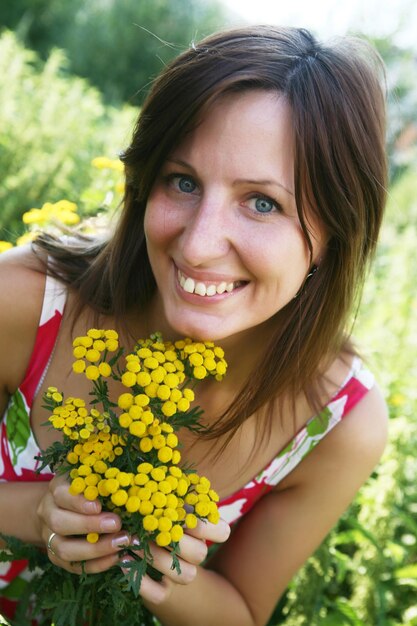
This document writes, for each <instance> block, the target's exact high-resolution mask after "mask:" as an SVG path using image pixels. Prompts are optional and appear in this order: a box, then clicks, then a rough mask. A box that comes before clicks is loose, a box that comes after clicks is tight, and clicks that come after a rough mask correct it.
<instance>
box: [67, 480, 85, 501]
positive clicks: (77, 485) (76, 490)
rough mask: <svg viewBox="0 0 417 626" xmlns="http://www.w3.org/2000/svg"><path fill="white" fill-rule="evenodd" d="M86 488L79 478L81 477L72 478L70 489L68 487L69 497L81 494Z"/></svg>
mask: <svg viewBox="0 0 417 626" xmlns="http://www.w3.org/2000/svg"><path fill="white" fill-rule="evenodd" d="M85 487H86V484H85V481H84V478H81V476H79V477H77V478H74V480H73V481H72V483H71V485H70V487H69V492H70V494H71V495H73V496H76V495H78V494H80V493H83V491H84V489H85Z"/></svg>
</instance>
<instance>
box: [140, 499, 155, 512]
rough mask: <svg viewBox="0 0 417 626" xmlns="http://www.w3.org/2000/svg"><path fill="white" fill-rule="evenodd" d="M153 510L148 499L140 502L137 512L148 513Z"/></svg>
mask: <svg viewBox="0 0 417 626" xmlns="http://www.w3.org/2000/svg"><path fill="white" fill-rule="evenodd" d="M153 510H154V506H153V504H152V502H151V501H150V500H145V501H143V502H141V503H140V507H139V513H140V514H141V515H150V514H151V513H152V511H153Z"/></svg>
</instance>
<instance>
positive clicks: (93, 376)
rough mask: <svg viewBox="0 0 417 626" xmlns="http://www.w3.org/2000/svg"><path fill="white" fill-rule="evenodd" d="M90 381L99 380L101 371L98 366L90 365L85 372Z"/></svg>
mask: <svg viewBox="0 0 417 626" xmlns="http://www.w3.org/2000/svg"><path fill="white" fill-rule="evenodd" d="M85 375H86V377H87V378H88V380H97V379H98V378H99V377H100V370H99V369H98V367H97V366H96V365H89V366H88V367H87V369H86V370H85Z"/></svg>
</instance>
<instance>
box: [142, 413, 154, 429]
mask: <svg viewBox="0 0 417 626" xmlns="http://www.w3.org/2000/svg"><path fill="white" fill-rule="evenodd" d="M140 419H141V421H142V422H143V423H144V424H146V425H147V426H149V425H150V424H152V422H153V420H154V416H153V413H152V411H143V413H142V415H141V418H140Z"/></svg>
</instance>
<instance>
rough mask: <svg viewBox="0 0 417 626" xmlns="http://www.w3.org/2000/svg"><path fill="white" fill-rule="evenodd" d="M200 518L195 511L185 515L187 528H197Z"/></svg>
mask: <svg viewBox="0 0 417 626" xmlns="http://www.w3.org/2000/svg"><path fill="white" fill-rule="evenodd" d="M197 522H198V519H197V517H196V516H195V515H194V513H187V515H186V516H185V525H186V526H187V528H196V526H197Z"/></svg>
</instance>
